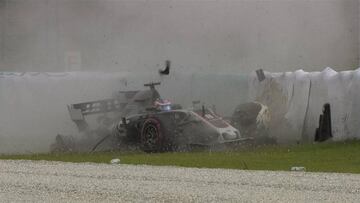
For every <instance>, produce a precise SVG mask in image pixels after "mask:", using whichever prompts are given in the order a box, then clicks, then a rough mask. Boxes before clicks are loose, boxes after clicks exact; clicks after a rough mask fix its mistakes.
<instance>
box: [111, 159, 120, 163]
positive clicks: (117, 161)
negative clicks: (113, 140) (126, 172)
mask: <svg viewBox="0 0 360 203" xmlns="http://www.w3.org/2000/svg"><path fill="white" fill-rule="evenodd" d="M110 163H111V164H120V159H111V161H110Z"/></svg>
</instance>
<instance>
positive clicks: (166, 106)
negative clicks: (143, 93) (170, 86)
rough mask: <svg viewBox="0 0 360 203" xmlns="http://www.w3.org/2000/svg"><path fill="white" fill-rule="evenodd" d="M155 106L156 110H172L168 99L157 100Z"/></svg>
mask: <svg viewBox="0 0 360 203" xmlns="http://www.w3.org/2000/svg"><path fill="white" fill-rule="evenodd" d="M154 106H155V108H156V109H158V110H161V111H170V110H171V102H170V101H169V100H167V99H156V100H155V102H154Z"/></svg>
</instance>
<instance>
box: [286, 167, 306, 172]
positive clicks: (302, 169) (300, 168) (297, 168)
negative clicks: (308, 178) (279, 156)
mask: <svg viewBox="0 0 360 203" xmlns="http://www.w3.org/2000/svg"><path fill="white" fill-rule="evenodd" d="M290 170H291V171H306V168H305V167H303V166H293V167H291V169H290Z"/></svg>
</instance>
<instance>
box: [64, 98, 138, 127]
mask: <svg viewBox="0 0 360 203" xmlns="http://www.w3.org/2000/svg"><path fill="white" fill-rule="evenodd" d="M137 92H138V91H120V92H118V94H117V95H115V96H114V97H115V98H113V99H103V100H97V101H90V102H83V103H77V104H70V105H68V106H67V107H68V111H69V114H70V117H71V120H72V121H74V122H75V124H76V125H77V127H78V129H79V131H85V130H87V129H88V128H89V126H88V124H87V122H86V121H85V116H87V115H92V114H100V113H108V112H120V111H121V110H122V109H124V107H125V106H126V105H127V104H128V101H129V100H131V98H132V97H133V96H134V95H135V94H136V93H137ZM121 95H124V96H125V98H124V97H123V98H121Z"/></svg>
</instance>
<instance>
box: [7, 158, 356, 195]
mask: <svg viewBox="0 0 360 203" xmlns="http://www.w3.org/2000/svg"><path fill="white" fill-rule="evenodd" d="M0 201H1V202H19V201H22V202H23V201H27V202H28V201H29V202H99V201H102V202H144V201H146V202H359V201H360V175H356V174H340V173H309V172H272V171H242V170H226V169H197V168H180V167H157V166H134V165H124V164H119V165H112V164H92V163H83V164H75V163H63V162H47V161H23V160H20V161H13V160H8V161H0Z"/></svg>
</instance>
